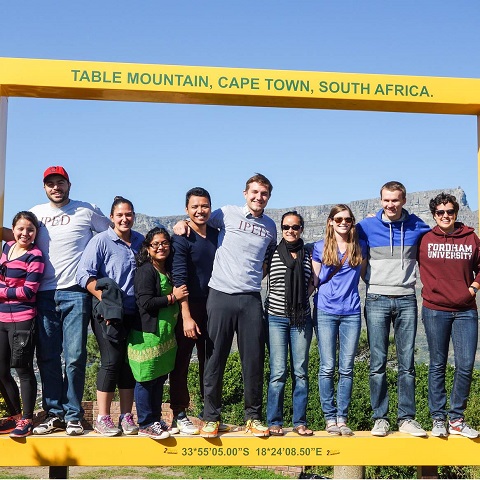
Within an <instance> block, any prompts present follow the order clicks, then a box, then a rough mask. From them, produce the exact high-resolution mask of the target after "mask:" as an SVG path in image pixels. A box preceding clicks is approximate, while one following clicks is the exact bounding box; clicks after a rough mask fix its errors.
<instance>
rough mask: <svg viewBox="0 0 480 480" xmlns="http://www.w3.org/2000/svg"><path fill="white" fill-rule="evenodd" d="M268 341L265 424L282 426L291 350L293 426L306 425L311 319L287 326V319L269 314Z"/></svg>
mask: <svg viewBox="0 0 480 480" xmlns="http://www.w3.org/2000/svg"><path fill="white" fill-rule="evenodd" d="M268 330H269V334H268V342H269V349H270V382H269V384H268V398H267V422H268V425H283V400H284V395H285V383H286V381H287V357H288V351H289V350H290V370H291V375H292V392H293V425H294V426H295V427H297V426H299V425H306V424H307V400H308V353H309V350H310V342H311V341H312V319H311V318H310V317H309V318H308V319H307V320H306V323H305V325H303V326H302V327H295V326H292V325H290V319H288V318H285V317H277V316H275V315H269V317H268Z"/></svg>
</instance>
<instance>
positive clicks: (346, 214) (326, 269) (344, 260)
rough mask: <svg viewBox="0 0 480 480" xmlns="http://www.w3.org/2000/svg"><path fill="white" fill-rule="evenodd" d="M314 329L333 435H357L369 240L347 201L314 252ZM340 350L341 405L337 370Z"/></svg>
mask: <svg viewBox="0 0 480 480" xmlns="http://www.w3.org/2000/svg"><path fill="white" fill-rule="evenodd" d="M312 260H313V262H312V264H313V272H314V285H315V286H316V287H318V292H317V294H316V295H315V299H314V304H315V310H316V325H315V332H316V334H317V339H318V350H319V354H320V371H319V374H318V386H319V390H320V401H321V403H322V410H323V414H324V417H325V422H326V430H327V432H328V433H330V434H331V435H347V436H350V435H353V432H352V430H351V429H350V428H349V427H348V426H347V416H348V407H349V405H350V398H351V395H352V386H353V365H354V361H355V353H356V350H357V346H358V339H359V336H360V327H361V316H360V311H361V310H360V295H359V293H358V282H359V280H360V275H361V274H362V273H363V270H364V269H365V267H366V245H365V244H364V243H363V242H360V241H359V240H358V236H357V232H356V230H355V217H354V216H353V213H352V211H351V210H350V208H349V207H348V206H347V205H343V204H338V205H335V206H334V207H333V208H332V209H331V211H330V214H329V215H328V219H327V227H326V232H325V240H321V241H319V242H317V243H315V246H314V249H313V255H312ZM337 340H338V344H339V355H338V358H339V360H338V363H339V365H338V376H339V380H338V386H337V405H335V398H334V390H335V389H334V375H335V368H336V357H337Z"/></svg>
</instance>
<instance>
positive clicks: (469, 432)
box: [448, 418, 478, 438]
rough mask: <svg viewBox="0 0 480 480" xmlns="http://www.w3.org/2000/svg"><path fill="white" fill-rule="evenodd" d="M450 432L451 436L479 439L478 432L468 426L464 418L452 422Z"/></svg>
mask: <svg viewBox="0 0 480 480" xmlns="http://www.w3.org/2000/svg"><path fill="white" fill-rule="evenodd" d="M448 431H449V432H450V435H462V437H467V438H477V437H478V432H477V431H476V430H475V429H474V428H472V427H470V426H469V425H467V424H466V423H465V422H464V421H463V418H459V419H458V420H454V421H452V420H450V421H449V422H448Z"/></svg>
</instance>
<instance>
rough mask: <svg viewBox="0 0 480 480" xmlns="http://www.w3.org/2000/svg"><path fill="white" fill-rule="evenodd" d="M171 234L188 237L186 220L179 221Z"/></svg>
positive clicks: (188, 230) (188, 229)
mask: <svg viewBox="0 0 480 480" xmlns="http://www.w3.org/2000/svg"><path fill="white" fill-rule="evenodd" d="M173 233H175V234H177V235H190V227H189V225H188V220H180V221H179V222H177V223H176V224H175V225H174V226H173Z"/></svg>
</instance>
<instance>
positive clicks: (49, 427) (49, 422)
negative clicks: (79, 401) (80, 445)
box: [33, 414, 65, 435]
mask: <svg viewBox="0 0 480 480" xmlns="http://www.w3.org/2000/svg"><path fill="white" fill-rule="evenodd" d="M59 430H65V422H64V421H63V420H62V419H61V418H59V417H57V416H55V415H50V414H48V415H47V416H46V418H45V420H44V421H43V422H42V423H41V424H40V425H37V426H36V427H35V428H34V429H33V434H34V435H46V434H47V433H53V432H58V431H59Z"/></svg>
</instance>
